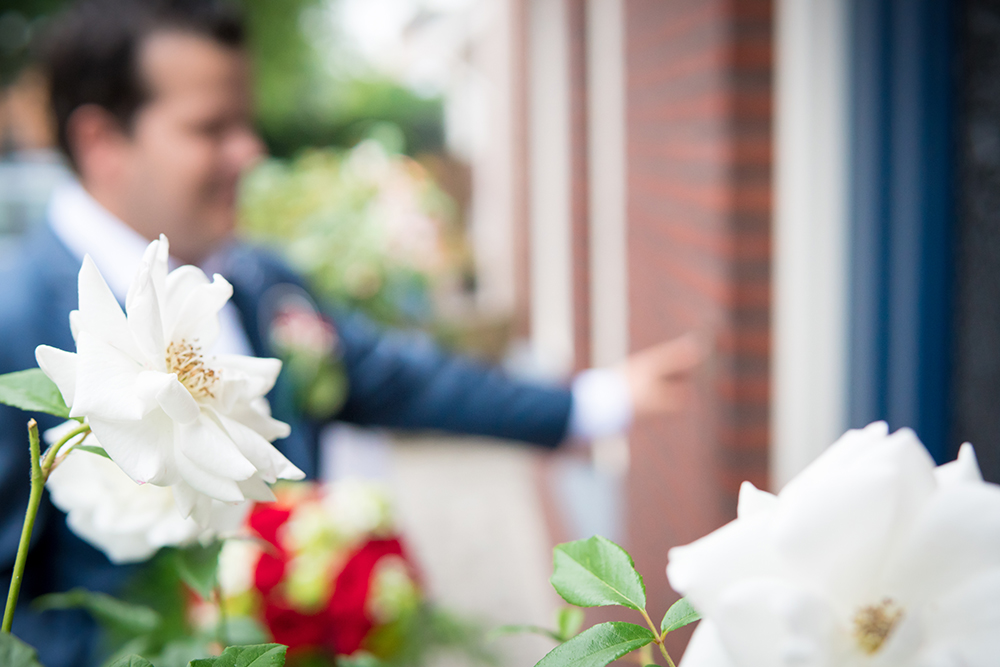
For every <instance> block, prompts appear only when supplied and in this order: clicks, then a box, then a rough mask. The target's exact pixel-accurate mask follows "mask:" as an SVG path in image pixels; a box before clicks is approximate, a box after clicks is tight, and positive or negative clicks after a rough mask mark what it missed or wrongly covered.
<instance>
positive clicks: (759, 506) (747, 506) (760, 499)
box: [736, 481, 778, 519]
mask: <svg viewBox="0 0 1000 667" xmlns="http://www.w3.org/2000/svg"><path fill="white" fill-rule="evenodd" d="M777 507H778V497H777V496H776V495H774V494H773V493H768V492H767V491H761V490H760V489H758V488H757V487H756V486H754V485H753V484H752V483H750V482H749V481H745V482H743V484H741V485H740V498H739V502H738V504H737V508H736V516H737V517H738V518H740V519H745V518H747V517H750V516H753V515H754V514H759V513H761V512H771V511H774V510H775V509H776V508H777Z"/></svg>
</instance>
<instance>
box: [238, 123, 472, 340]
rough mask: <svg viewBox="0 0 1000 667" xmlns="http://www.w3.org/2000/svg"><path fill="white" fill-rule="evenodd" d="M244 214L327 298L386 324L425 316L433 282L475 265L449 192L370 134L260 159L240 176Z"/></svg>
mask: <svg viewBox="0 0 1000 667" xmlns="http://www.w3.org/2000/svg"><path fill="white" fill-rule="evenodd" d="M240 222H241V227H242V230H243V232H244V233H245V234H247V235H249V236H250V237H251V238H254V239H256V240H258V241H262V242H264V243H266V244H268V245H272V246H277V247H278V248H279V249H281V251H282V252H283V254H284V255H285V258H286V259H287V260H288V261H289V262H290V263H291V264H292V265H293V266H294V267H295V268H296V269H297V270H298V271H300V272H301V273H302V274H303V275H305V276H306V277H307V278H309V280H310V282H311V284H312V286H313V288H314V289H315V290H316V292H317V293H318V294H319V295H320V296H321V297H323V298H324V299H325V300H328V301H332V302H334V303H339V304H341V305H343V306H346V307H350V308H357V309H360V310H363V311H364V312H366V313H367V314H368V315H369V316H371V317H372V318H374V319H376V320H378V321H380V322H382V323H385V324H392V325H426V324H430V323H431V322H432V321H433V320H434V318H435V316H436V313H435V312H434V307H433V299H432V294H433V292H434V290H435V288H436V287H440V286H447V285H448V284H450V285H452V286H454V285H460V284H461V283H462V277H463V275H464V273H467V272H468V271H470V270H471V266H470V259H469V257H470V255H469V251H468V248H467V247H466V245H465V241H464V237H463V235H462V230H461V227H460V225H459V223H458V212H457V210H456V206H455V203H454V201H453V200H452V199H451V198H450V197H448V195H447V194H445V193H444V192H443V191H442V190H441V189H440V188H439V187H438V186H437V185H436V184H435V183H434V181H433V179H432V178H431V176H430V174H428V173H427V171H426V170H425V169H424V168H423V167H422V166H421V165H420V164H418V163H417V162H415V161H414V160H412V159H411V158H408V157H406V156H402V155H394V154H392V153H388V152H386V151H385V149H384V148H382V146H381V145H380V144H379V143H378V142H376V141H372V140H369V141H366V142H363V143H362V144H359V145H358V146H357V147H356V148H354V149H352V150H350V151H341V150H334V149H326V150H318V149H314V150H310V151H307V152H303V153H302V154H300V156H299V157H298V158H296V159H294V160H270V161H268V162H266V163H264V164H262V165H261V166H259V167H258V168H257V169H255V170H254V171H253V172H251V173H250V174H249V175H248V176H247V177H246V178H245V179H244V182H243V188H242V193H241V197H240Z"/></svg>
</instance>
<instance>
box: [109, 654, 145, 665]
mask: <svg viewBox="0 0 1000 667" xmlns="http://www.w3.org/2000/svg"><path fill="white" fill-rule="evenodd" d="M111 667H153V663H151V662H150V661H149V660H146V659H145V658H143V657H141V656H138V655H127V656H125V657H124V658H120V659H119V660H116V661H115V662H113V663H112V664H111Z"/></svg>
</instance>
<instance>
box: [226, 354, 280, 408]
mask: <svg viewBox="0 0 1000 667" xmlns="http://www.w3.org/2000/svg"><path fill="white" fill-rule="evenodd" d="M214 362H215V365H216V366H218V367H219V368H221V369H223V370H224V371H225V373H224V374H223V378H224V379H225V378H240V379H245V380H247V381H248V382H249V384H248V389H247V390H248V391H249V395H248V396H246V398H255V397H257V396H263V395H264V394H266V393H267V392H269V391H271V388H272V387H273V386H274V383H275V382H276V381H277V380H278V374H279V373H281V360H280V359H270V358H264V357H247V356H243V355H239V354H219V355H216V357H215V359H214Z"/></svg>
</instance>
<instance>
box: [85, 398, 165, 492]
mask: <svg viewBox="0 0 1000 667" xmlns="http://www.w3.org/2000/svg"><path fill="white" fill-rule="evenodd" d="M88 422H89V423H90V428H91V430H93V432H94V435H95V436H96V437H97V439H98V440H99V441H100V443H101V446H102V447H104V451H106V452H107V453H108V456H110V457H111V460H113V461H114V462H115V463H117V464H118V465H119V466H121V468H122V470H124V471H125V472H126V473H127V474H128V476H129V477H131V478H132V479H133V480H135V481H136V482H141V483H147V482H148V483H150V484H157V485H160V486H164V485H169V484H173V483H175V482H177V481H179V478H178V477H177V468H176V466H175V465H174V462H173V436H174V425H173V422H172V421H171V420H170V418H169V417H167V415H166V414H164V413H163V412H162V411H160V410H154V411H153V412H151V413H149V414H148V415H146V417H145V418H144V419H143V420H142V421H128V422H117V421H110V420H105V419H101V418H99V417H89V418H88Z"/></svg>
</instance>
